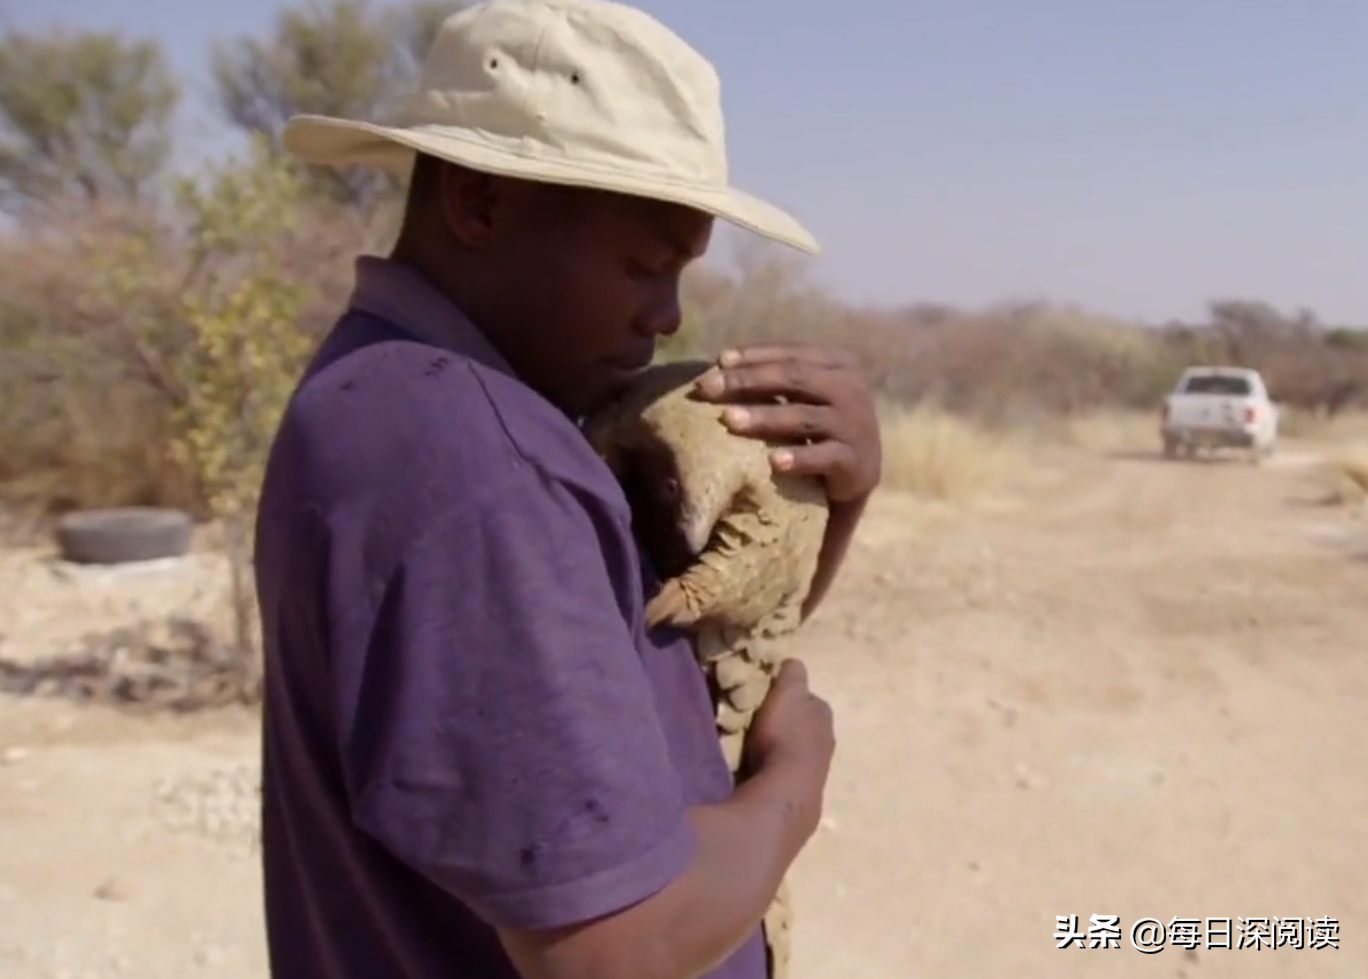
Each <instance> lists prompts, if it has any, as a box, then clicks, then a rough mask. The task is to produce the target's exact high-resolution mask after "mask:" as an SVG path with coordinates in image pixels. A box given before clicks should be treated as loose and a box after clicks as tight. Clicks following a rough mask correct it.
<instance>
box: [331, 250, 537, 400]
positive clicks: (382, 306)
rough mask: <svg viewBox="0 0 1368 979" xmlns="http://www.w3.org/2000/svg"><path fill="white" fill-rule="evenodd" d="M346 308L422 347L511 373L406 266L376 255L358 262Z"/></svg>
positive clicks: (461, 316) (472, 326) (486, 343)
mask: <svg viewBox="0 0 1368 979" xmlns="http://www.w3.org/2000/svg"><path fill="white" fill-rule="evenodd" d="M347 307H348V309H351V310H356V311H358V312H362V313H367V314H369V315H371V316H375V317H378V318H379V319H382V320H385V321H386V322H387V323H392V324H393V325H395V326H397V327H399V328H400V329H401V330H403V331H404V332H406V333H409V334H412V335H413V336H414V337H415V338H416V339H418V340H421V341H423V342H425V343H430V344H433V345H435V346H439V347H444V348H446V349H448V350H451V351H453V352H456V353H460V354H465V355H467V356H470V357H473V358H474V359H476V360H479V361H481V362H482V363H484V364H486V365H487V366H489V367H493V368H495V369H496V370H499V371H502V372H503V373H505V374H510V375H511V374H512V373H513V371H512V369H511V368H510V367H509V365H508V362H507V361H505V360H504V358H503V356H502V355H501V354H500V353H499V352H498V351H497V350H495V349H494V346H493V344H491V343H490V342H489V340H488V339H486V338H485V335H484V334H483V333H481V332H480V330H479V328H478V327H476V326H475V324H474V323H472V322H471V321H470V320H469V319H468V318H467V317H466V315H465V313H463V312H462V311H461V310H460V308H459V307H458V306H457V305H456V304H455V303H453V302H452V301H451V300H450V299H448V298H447V297H446V296H444V295H442V294H441V293H440V292H438V291H437V289H436V287H435V286H433V284H432V283H431V282H430V281H428V279H427V278H426V277H425V276H424V275H423V274H422V273H421V272H419V271H418V270H417V269H415V268H414V267H413V266H411V265H408V264H407V263H405V262H400V261H398V260H396V259H393V258H382V257H380V256H378V255H361V256H359V257H358V258H357V259H356V277H355V285H354V287H353V289H352V294H351V297H350V299H349V300H348V303H347Z"/></svg>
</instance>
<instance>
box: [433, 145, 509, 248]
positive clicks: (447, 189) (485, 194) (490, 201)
mask: <svg viewBox="0 0 1368 979" xmlns="http://www.w3.org/2000/svg"><path fill="white" fill-rule="evenodd" d="M500 184H501V181H500V180H499V178H498V177H493V176H490V175H489V174H486V173H480V172H478V171H476V170H469V169H467V168H465V167H462V166H457V165H455V164H453V163H448V164H445V165H444V166H443V167H442V169H441V173H440V174H439V175H438V178H437V207H438V209H439V211H440V213H441V218H442V223H443V224H444V225H445V226H446V229H447V231H448V232H450V234H451V235H452V236H453V237H454V238H455V239H456V240H457V241H459V242H460V243H461V244H463V245H465V246H466V247H467V248H471V249H478V248H482V247H483V246H484V245H485V243H486V242H488V241H489V238H490V235H491V234H493V231H494V215H495V213H496V211H497V209H498V205H499V194H500V191H501V189H502V188H501V187H500Z"/></svg>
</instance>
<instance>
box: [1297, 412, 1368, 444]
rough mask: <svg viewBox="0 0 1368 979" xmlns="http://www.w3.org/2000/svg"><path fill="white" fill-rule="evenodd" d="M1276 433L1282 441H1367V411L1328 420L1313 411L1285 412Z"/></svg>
mask: <svg viewBox="0 0 1368 979" xmlns="http://www.w3.org/2000/svg"><path fill="white" fill-rule="evenodd" d="M1278 433H1279V434H1280V435H1281V436H1282V437H1283V438H1295V439H1306V440H1307V441H1312V442H1324V443H1346V442H1368V411H1346V412H1343V413H1341V414H1338V415H1335V416H1334V417H1332V418H1327V417H1326V416H1324V415H1320V414H1316V413H1314V412H1308V411H1297V410H1295V409H1284V410H1283V413H1282V417H1281V419H1280V420H1279V423H1278Z"/></svg>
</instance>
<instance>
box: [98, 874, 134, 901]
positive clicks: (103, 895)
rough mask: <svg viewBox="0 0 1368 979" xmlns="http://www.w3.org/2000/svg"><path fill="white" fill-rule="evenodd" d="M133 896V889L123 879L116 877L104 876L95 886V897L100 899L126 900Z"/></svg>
mask: <svg viewBox="0 0 1368 979" xmlns="http://www.w3.org/2000/svg"><path fill="white" fill-rule="evenodd" d="M132 896H133V890H132V888H130V887H129V886H128V884H127V883H126V882H125V881H122V880H119V879H118V878H117V877H109V878H106V879H105V880H104V881H103V882H101V884H100V885H99V886H98V887H96V888H95V898H96V900H100V901H114V902H121V901H127V900H128V899H129V898H130V897H132Z"/></svg>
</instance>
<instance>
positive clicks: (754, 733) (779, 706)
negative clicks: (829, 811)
mask: <svg viewBox="0 0 1368 979" xmlns="http://www.w3.org/2000/svg"><path fill="white" fill-rule="evenodd" d="M835 752H836V729H835V726H834V724H833V723H832V716H831V705H830V704H828V703H827V702H826V701H825V700H823V699H822V698H821V697H819V696H817V695H816V694H815V693H813V692H812V690H811V689H810V688H809V687H808V675H807V667H805V666H804V665H803V664H802V663H801V662H800V661H798V660H796V659H790V660H786V661H785V662H784V664H783V666H781V667H780V668H779V674H778V676H776V677H775V678H774V684H773V685H772V686H771V687H770V690H769V693H768V694H766V695H765V700H764V702H763V703H762V704H761V705H760V709H759V710H757V711H756V712H755V719H754V721H752V722H751V727H750V730H749V731H748V732H747V735H746V762H747V765H748V767H749V768H750V770H751V771H752V772H756V771H761V770H763V769H766V768H770V767H778V766H783V765H792V766H793V767H794V768H795V769H799V770H802V771H803V772H805V773H807V774H808V775H809V776H811V778H812V788H813V789H814V790H816V791H817V792H818V793H819V794H820V791H821V789H822V787H823V786H825V785H826V780H827V775H828V773H829V772H830V770H831V758H832V755H833V754H835Z"/></svg>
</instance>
